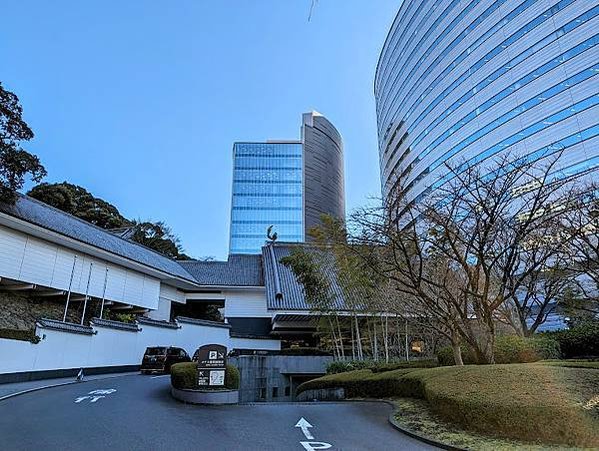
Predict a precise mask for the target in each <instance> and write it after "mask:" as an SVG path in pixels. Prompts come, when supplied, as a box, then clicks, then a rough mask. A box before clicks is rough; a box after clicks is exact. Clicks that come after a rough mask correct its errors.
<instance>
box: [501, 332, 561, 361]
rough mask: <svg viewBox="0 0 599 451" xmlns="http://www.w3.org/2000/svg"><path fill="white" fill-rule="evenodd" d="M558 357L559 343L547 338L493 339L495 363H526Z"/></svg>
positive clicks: (509, 336) (513, 336) (512, 337)
mask: <svg viewBox="0 0 599 451" xmlns="http://www.w3.org/2000/svg"><path fill="white" fill-rule="evenodd" d="M560 357H561V353H560V350H559V343H558V342H557V341H556V340H553V339H551V338H549V337H531V338H522V337H518V336H516V335H505V336H501V337H497V338H496V339H495V362H496V363H528V362H537V361H539V360H546V359H559V358H560Z"/></svg>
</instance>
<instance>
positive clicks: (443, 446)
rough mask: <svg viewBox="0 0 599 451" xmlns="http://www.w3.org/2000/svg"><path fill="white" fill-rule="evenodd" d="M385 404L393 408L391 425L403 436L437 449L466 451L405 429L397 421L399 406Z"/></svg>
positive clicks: (388, 402) (390, 403)
mask: <svg viewBox="0 0 599 451" xmlns="http://www.w3.org/2000/svg"><path fill="white" fill-rule="evenodd" d="M384 402H386V403H387V404H389V405H391V406H393V411H392V412H391V414H390V415H389V423H391V426H393V427H394V428H395V429H397V430H398V431H399V432H401V433H402V434H406V435H407V436H409V437H412V438H415V439H416V440H419V441H421V442H424V443H426V444H428V445H432V446H436V447H437V448H441V449H446V450H449V451H466V450H465V449H464V448H458V447H457V446H452V445H448V444H447V443H443V442H439V441H437V440H435V439H432V438H430V437H426V436H424V435H420V434H417V433H416V432H414V431H412V430H410V429H407V428H405V427H403V426H402V425H401V424H400V423H399V422H398V421H397V420H396V419H395V414H396V413H397V412H398V410H399V409H398V408H397V406H396V405H395V404H393V403H392V402H391V401H384Z"/></svg>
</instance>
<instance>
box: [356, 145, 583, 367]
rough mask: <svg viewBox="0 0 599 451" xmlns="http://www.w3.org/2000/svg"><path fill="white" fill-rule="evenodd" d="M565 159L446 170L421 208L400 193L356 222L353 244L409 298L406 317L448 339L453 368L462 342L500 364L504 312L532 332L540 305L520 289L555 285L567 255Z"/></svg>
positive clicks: (501, 161) (510, 160)
mask: <svg viewBox="0 0 599 451" xmlns="http://www.w3.org/2000/svg"><path fill="white" fill-rule="evenodd" d="M559 156H560V155H559V154H557V155H555V156H553V157H550V158H549V159H548V160H547V162H546V164H545V165H543V166H541V165H539V164H538V162H535V163H533V162H529V161H527V160H526V159H523V158H516V157H513V156H510V155H505V156H503V157H501V158H497V159H495V160H494V161H493V162H492V163H490V164H488V165H486V166H483V165H480V164H479V165H468V164H462V165H460V166H457V167H448V168H447V169H448V175H447V176H446V178H445V179H444V180H443V181H442V183H439V185H440V186H438V187H437V188H436V190H435V191H434V193H431V194H429V195H428V196H427V198H426V199H425V200H424V201H420V202H410V199H406V198H405V195H404V192H403V191H402V190H401V189H398V190H396V192H395V193H393V195H392V196H390V197H389V198H388V199H387V202H386V205H385V206H384V208H383V209H379V210H374V211H373V210H362V211H360V212H358V213H357V214H355V215H354V216H353V218H352V221H353V223H354V229H355V230H356V231H357V233H356V235H355V236H354V237H353V238H352V242H353V243H354V244H355V243H360V244H361V246H354V249H361V250H362V251H363V250H364V249H369V253H370V254H369V255H363V257H364V258H366V259H367V261H373V256H372V253H375V254H376V255H378V260H377V263H376V265H375V266H373V267H374V268H376V269H377V271H380V273H381V274H382V275H384V276H385V277H386V278H388V279H389V280H391V281H393V283H394V286H395V288H396V290H397V291H398V292H399V293H401V294H402V296H399V297H398V298H399V299H401V309H402V310H407V312H406V313H404V314H412V315H414V316H415V317H417V318H419V319H420V320H421V321H422V323H423V324H429V325H430V327H437V330H438V331H439V332H441V333H443V334H444V335H446V336H447V337H448V338H450V340H451V342H452V345H453V347H454V352H455V360H456V362H459V361H460V356H459V344H460V342H461V341H464V342H466V343H467V344H468V345H469V346H470V347H471V348H472V349H473V351H474V352H475V354H476V357H477V359H478V360H479V361H480V362H481V363H485V362H487V363H492V362H494V352H493V347H494V341H495V335H496V329H497V325H498V322H500V321H505V318H504V315H502V312H503V311H505V310H506V309H507V308H508V307H510V308H512V309H515V310H516V312H517V316H518V317H519V318H522V320H521V321H520V325H522V324H523V323H524V324H526V319H527V318H526V315H527V314H529V313H530V312H531V309H529V308H528V306H529V303H528V302H530V301H531V300H532V301H533V303H534V299H527V303H522V299H521V293H522V291H523V290H525V289H526V288H527V287H534V288H535V289H537V288H538V286H539V285H540V284H541V281H545V282H546V281H548V280H549V279H548V278H547V274H546V273H545V272H544V270H546V269H547V268H552V267H554V266H553V265H555V264H556V262H558V261H559V260H560V259H561V258H563V256H564V255H566V254H565V243H564V242H563V234H562V228H561V227H562V223H561V216H562V215H564V214H565V213H564V212H565V211H566V210H565V208H564V205H566V204H567V202H568V200H569V198H570V193H571V191H570V190H569V188H568V183H565V182H564V181H563V180H561V181H559V182H557V179H556V176H557V175H559V171H558V166H557V163H558V161H559ZM366 244H368V246H365V245H366ZM547 288H549V285H547ZM551 288H552V289H556V285H551ZM535 296H539V297H537V298H536V299H540V294H539V293H538V292H536V294H535ZM546 314H547V309H545V310H544V311H543V313H542V314H541V315H539V316H538V317H537V318H536V319H535V320H534V322H535V323H536V325H535V326H534V327H535V328H536V327H538V325H539V324H540V322H542V321H543V320H544V318H546ZM433 324H436V326H433Z"/></svg>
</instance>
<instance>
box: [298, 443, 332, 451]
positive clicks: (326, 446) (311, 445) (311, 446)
mask: <svg viewBox="0 0 599 451" xmlns="http://www.w3.org/2000/svg"><path fill="white" fill-rule="evenodd" d="M300 444H301V445H302V446H303V447H304V449H305V450H306V451H314V450H316V449H329V448H330V447H331V446H333V445H331V444H330V443H327V442H300Z"/></svg>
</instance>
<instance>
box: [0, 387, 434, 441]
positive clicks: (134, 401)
mask: <svg viewBox="0 0 599 451" xmlns="http://www.w3.org/2000/svg"><path fill="white" fill-rule="evenodd" d="M169 387H170V381H169V378H168V376H167V377H151V376H141V375H132V376H123V377H118V378H113V379H106V380H98V381H90V382H86V383H80V384H73V385H66V386H62V387H55V388H49V389H46V390H41V391H37V392H33V393H28V394H24V395H20V396H17V397H14V398H10V399H6V400H4V401H0V448H1V449H3V450H40V449H44V450H100V449H101V450H105V449H110V450H111V451H116V450H167V449H201V450H300V451H301V450H315V449H331V450H429V449H433V448H432V447H430V446H428V445H425V444H423V443H421V442H418V441H416V440H414V439H412V438H410V437H407V436H405V435H403V434H401V433H400V432H398V431H396V430H395V429H393V427H392V426H391V425H390V424H389V423H388V421H387V417H388V416H389V413H390V411H391V407H390V406H388V405H386V404H384V403H376V402H363V403H309V404H308V403H270V404H253V405H238V406H194V405H188V404H183V403H180V402H178V401H175V400H174V399H172V398H171V396H170V393H169ZM302 418H303V420H302ZM296 425H297V427H296Z"/></svg>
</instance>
